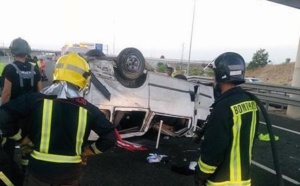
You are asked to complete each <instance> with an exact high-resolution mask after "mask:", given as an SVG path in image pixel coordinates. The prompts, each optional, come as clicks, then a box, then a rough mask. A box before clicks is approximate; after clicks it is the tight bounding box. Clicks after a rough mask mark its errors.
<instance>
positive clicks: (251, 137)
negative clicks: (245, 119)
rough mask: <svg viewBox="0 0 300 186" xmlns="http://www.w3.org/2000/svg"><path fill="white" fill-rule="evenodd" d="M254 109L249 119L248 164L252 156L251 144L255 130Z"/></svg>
mask: <svg viewBox="0 0 300 186" xmlns="http://www.w3.org/2000/svg"><path fill="white" fill-rule="evenodd" d="M256 117H257V115H256V111H253V112H252V121H251V129H250V140H249V143H250V144H249V164H251V158H252V146H253V140H254V136H255V130H256Z"/></svg>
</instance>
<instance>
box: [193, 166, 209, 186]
mask: <svg viewBox="0 0 300 186" xmlns="http://www.w3.org/2000/svg"><path fill="white" fill-rule="evenodd" d="M209 176H210V174H205V173H204V172H202V171H201V170H200V168H199V165H197V166H196V167H195V174H194V183H195V186H205V185H206V182H207V179H208V177H209Z"/></svg>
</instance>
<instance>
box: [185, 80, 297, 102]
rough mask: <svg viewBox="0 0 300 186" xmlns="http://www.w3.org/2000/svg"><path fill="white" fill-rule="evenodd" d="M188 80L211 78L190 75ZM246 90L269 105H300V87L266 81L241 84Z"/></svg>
mask: <svg viewBox="0 0 300 186" xmlns="http://www.w3.org/2000/svg"><path fill="white" fill-rule="evenodd" d="M188 80H189V81H191V82H193V83H209V82H212V79H211V78H207V77H199V76H190V77H188ZM241 87H243V88H244V89H245V90H247V91H249V92H251V93H253V94H254V95H256V96H257V97H258V98H259V99H260V100H261V101H263V102H265V103H266V104H267V106H269V105H277V106H278V105H280V106H281V107H284V106H287V105H292V106H296V107H300V87H293V86H280V85H271V84H265V83H244V84H242V85H241Z"/></svg>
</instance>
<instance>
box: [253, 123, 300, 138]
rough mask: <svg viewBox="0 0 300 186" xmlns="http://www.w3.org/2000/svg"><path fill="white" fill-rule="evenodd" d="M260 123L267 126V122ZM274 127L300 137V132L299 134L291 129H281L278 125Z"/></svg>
mask: <svg viewBox="0 0 300 186" xmlns="http://www.w3.org/2000/svg"><path fill="white" fill-rule="evenodd" d="M259 123H261V124H264V125H266V123H265V122H262V121H260V122H259ZM272 126H273V127H274V128H278V129H281V130H285V131H287V132H291V133H294V134H298V135H300V132H297V131H294V130H290V129H286V128H283V127H279V126H277V125H272Z"/></svg>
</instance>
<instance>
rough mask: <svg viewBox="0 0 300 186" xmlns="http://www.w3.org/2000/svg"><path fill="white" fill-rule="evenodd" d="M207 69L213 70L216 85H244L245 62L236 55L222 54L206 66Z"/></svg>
mask: <svg viewBox="0 0 300 186" xmlns="http://www.w3.org/2000/svg"><path fill="white" fill-rule="evenodd" d="M208 67H210V68H212V69H213V71H214V73H215V80H216V82H217V83H233V84H235V85H239V84H241V83H245V80H244V76H245V60H244V59H243V57H242V56H241V55H239V54H238V53H234V52H226V53H223V54H221V55H219V56H218V57H217V58H216V59H215V60H214V61H212V62H211V63H210V64H208Z"/></svg>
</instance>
